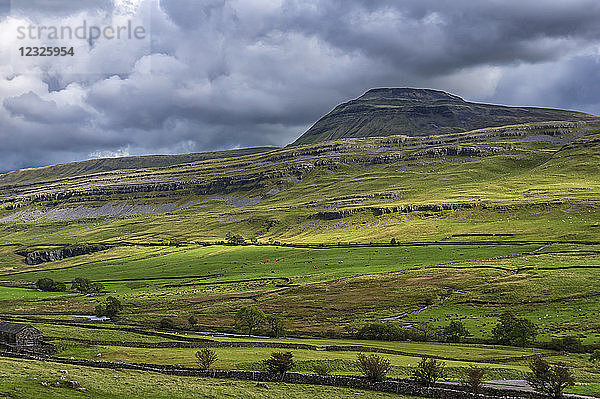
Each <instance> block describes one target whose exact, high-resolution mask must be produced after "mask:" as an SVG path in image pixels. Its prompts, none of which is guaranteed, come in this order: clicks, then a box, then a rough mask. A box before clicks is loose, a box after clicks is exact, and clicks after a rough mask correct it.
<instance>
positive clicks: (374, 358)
mask: <svg viewBox="0 0 600 399" xmlns="http://www.w3.org/2000/svg"><path fill="white" fill-rule="evenodd" d="M356 365H357V367H358V369H359V370H360V372H361V373H362V374H363V375H364V376H365V377H366V378H367V379H368V380H370V381H373V382H377V381H383V380H384V379H385V376H386V374H387V373H388V371H390V367H391V366H390V361H389V360H388V359H385V358H383V357H381V356H379V355H369V356H367V355H365V354H364V353H359V354H358V357H357V358H356Z"/></svg>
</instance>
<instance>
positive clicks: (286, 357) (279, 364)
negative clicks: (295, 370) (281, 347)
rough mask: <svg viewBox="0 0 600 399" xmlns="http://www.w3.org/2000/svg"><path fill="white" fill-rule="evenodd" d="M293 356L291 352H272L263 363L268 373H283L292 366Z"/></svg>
mask: <svg viewBox="0 0 600 399" xmlns="http://www.w3.org/2000/svg"><path fill="white" fill-rule="evenodd" d="M293 357H294V355H293V354H292V352H273V353H271V357H270V358H268V359H267V360H265V361H264V363H265V366H266V368H267V371H268V372H269V373H277V374H281V375H283V374H285V373H286V372H288V371H290V370H291V369H292V367H294V360H293Z"/></svg>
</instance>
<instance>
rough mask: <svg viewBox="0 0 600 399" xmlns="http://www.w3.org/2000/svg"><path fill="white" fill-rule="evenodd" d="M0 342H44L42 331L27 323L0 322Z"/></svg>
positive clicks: (7, 343) (24, 344)
mask: <svg viewBox="0 0 600 399" xmlns="http://www.w3.org/2000/svg"><path fill="white" fill-rule="evenodd" d="M0 344H5V345H10V346H39V345H43V344H44V336H43V335H42V332H41V331H40V330H38V329H37V328H35V327H32V326H30V325H29V324H20V323H7V322H1V323H0Z"/></svg>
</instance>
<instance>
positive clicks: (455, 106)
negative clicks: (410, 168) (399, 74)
mask: <svg viewBox="0 0 600 399" xmlns="http://www.w3.org/2000/svg"><path fill="white" fill-rule="evenodd" d="M592 118H596V117H595V116H593V115H589V114H585V113H582V112H575V111H564V110H558V109H549V108H531V107H507V106H500V105H490V104H479V103H473V102H468V101H465V100H463V99H462V98H460V97H458V96H455V95H452V94H449V93H446V92H443V91H439V90H430V89H412V88H381V89H371V90H369V91H367V92H366V93H365V94H363V95H362V96H360V97H359V98H357V99H355V100H352V101H349V102H347V103H343V104H340V105H338V106H337V107H335V108H334V109H333V111H331V112H330V113H328V114H327V115H325V116H324V117H323V118H321V119H320V120H319V121H318V122H317V123H315V124H314V125H313V126H312V127H311V128H310V129H309V130H308V131H307V132H306V133H304V134H303V135H302V136H301V137H300V138H298V139H297V140H296V141H295V142H294V143H293V144H292V145H302V144H314V143H318V142H322V141H330V140H338V139H344V138H357V137H381V136H392V135H407V136H428V135H439V134H447V133H456V132H465V131H470V130H475V129H482V128H487V127H498V126H505V125H515V124H523V123H531V122H546V121H580V120H588V119H592Z"/></svg>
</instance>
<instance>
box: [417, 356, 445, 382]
mask: <svg viewBox="0 0 600 399" xmlns="http://www.w3.org/2000/svg"><path fill="white" fill-rule="evenodd" d="M444 367H445V364H444V363H443V362H439V361H437V360H435V359H431V358H427V357H424V358H422V359H421V361H420V362H419V364H418V365H417V367H416V368H415V370H414V371H413V379H414V380H415V382H416V383H418V384H421V385H425V386H430V385H433V384H435V382H436V381H437V380H439V379H440V378H443V377H444V375H445V369H444Z"/></svg>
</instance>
